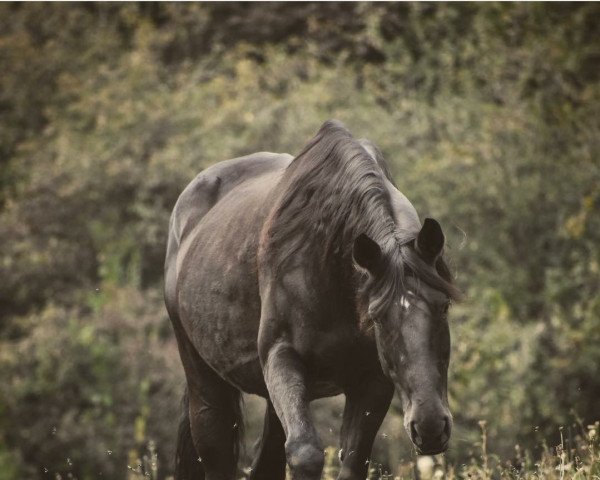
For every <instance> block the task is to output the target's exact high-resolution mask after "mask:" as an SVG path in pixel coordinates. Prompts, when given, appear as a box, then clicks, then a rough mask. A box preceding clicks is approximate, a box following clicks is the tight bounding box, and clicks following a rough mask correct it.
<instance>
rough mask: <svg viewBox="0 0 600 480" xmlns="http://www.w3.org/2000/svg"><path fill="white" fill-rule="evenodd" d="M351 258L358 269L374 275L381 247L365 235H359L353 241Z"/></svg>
mask: <svg viewBox="0 0 600 480" xmlns="http://www.w3.org/2000/svg"><path fill="white" fill-rule="evenodd" d="M352 257H353V258H354V261H355V262H356V264H357V265H358V266H359V267H362V268H364V269H366V270H368V271H369V273H375V271H376V270H377V266H378V265H379V262H380V261H381V247H380V246H379V244H378V243H377V242H376V241H375V240H373V239H372V238H370V237H369V236H368V235H367V234H365V233H361V234H360V235H359V236H358V237H356V240H354V246H353V248H352Z"/></svg>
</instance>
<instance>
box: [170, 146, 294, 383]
mask: <svg viewBox="0 0 600 480" xmlns="http://www.w3.org/2000/svg"><path fill="white" fill-rule="evenodd" d="M291 160H292V157H291V156H290V155H287V154H273V153H257V154H253V155H249V156H247V157H241V158H237V159H233V160H227V161H224V162H220V163H217V164H215V165H213V166H212V167H210V168H208V169H206V170H204V171H203V172H201V173H200V174H199V175H198V176H197V177H196V178H195V179H194V180H193V181H192V182H191V183H190V184H189V185H188V186H187V187H186V189H185V190H184V191H183V193H182V194H181V196H180V197H179V199H178V201H177V203H176V205H175V208H174V210H173V213H172V216H171V223H170V231H169V243H168V247H167V259H166V265H165V271H166V278H165V297H166V298H165V299H166V303H167V308H168V310H169V314H170V316H171V318H172V319H173V317H177V320H176V321H177V322H180V325H181V328H183V329H184V330H185V332H186V335H187V336H188V337H189V339H190V340H191V341H192V343H193V345H194V347H195V348H196V349H197V350H198V352H199V353H200V355H201V356H202V357H203V358H204V360H205V361H206V362H207V363H209V364H210V365H211V366H213V368H214V369H215V370H217V371H219V373H220V374H221V375H223V376H227V375H228V372H229V374H230V375H232V376H236V374H235V371H234V370H236V368H237V367H238V366H240V365H243V364H251V363H253V362H254V360H255V359H256V345H255V343H256V332H255V330H256V329H257V325H258V320H259V318H258V316H259V313H258V312H259V310H260V298H259V296H258V285H257V278H256V271H255V270H256V269H255V264H256V259H255V258H256V249H257V246H258V236H259V233H260V230H261V228H262V223H261V222H262V221H263V220H264V217H265V216H266V214H267V213H268V211H269V208H270V207H269V204H268V202H267V200H266V199H267V198H268V195H269V192H270V191H271V190H272V189H273V187H274V186H275V185H276V184H277V183H278V180H279V178H280V176H281V174H282V172H283V171H284V170H285V168H286V167H287V165H289V163H290V161H291ZM254 317H256V318H254ZM176 328H177V327H176ZM232 342H233V344H232ZM234 344H235V345H234ZM224 348H225V349H227V348H231V351H230V352H225V351H223V349H224ZM232 351H236V352H239V355H232ZM251 368H253V369H256V368H259V365H258V364H256V365H252V367H251ZM245 376H247V375H245ZM231 380H232V383H237V382H235V379H231ZM245 389H246V388H245ZM246 390H247V389H246Z"/></svg>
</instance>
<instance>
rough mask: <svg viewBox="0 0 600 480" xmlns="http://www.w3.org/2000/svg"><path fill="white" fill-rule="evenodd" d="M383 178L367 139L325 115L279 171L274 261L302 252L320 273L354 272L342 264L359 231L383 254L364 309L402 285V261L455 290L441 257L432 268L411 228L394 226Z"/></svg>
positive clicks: (381, 305)
mask: <svg viewBox="0 0 600 480" xmlns="http://www.w3.org/2000/svg"><path fill="white" fill-rule="evenodd" d="M367 150H369V151H370V152H369V151H367ZM373 154H374V155H373ZM386 180H388V181H389V182H390V183H392V184H393V181H392V178H391V175H390V173H389V169H388V167H387V164H386V162H385V160H384V158H383V155H382V154H381V152H380V151H379V150H378V149H377V147H376V146H375V145H374V144H372V143H370V142H368V141H366V140H356V139H354V138H353V137H352V135H351V134H350V132H349V131H348V130H347V129H346V128H345V127H344V126H343V125H342V124H340V123H339V122H337V121H327V122H325V123H324V124H323V125H322V127H321V128H320V130H319V132H318V133H317V135H316V136H315V137H314V138H313V139H312V140H310V142H309V143H308V144H307V145H306V146H305V147H304V149H303V150H302V152H301V153H300V154H299V155H298V156H297V157H296V158H295V159H294V160H293V161H292V163H291V164H290V165H289V167H288V168H287V170H286V172H285V174H284V177H283V179H282V182H281V188H282V194H281V198H280V200H279V201H278V204H277V205H276V206H275V209H274V212H273V214H272V216H271V219H270V222H269V228H268V231H267V232H266V235H267V236H266V241H267V244H268V245H265V246H267V248H268V250H269V251H270V252H271V255H274V256H275V258H274V261H275V264H276V268H285V267H286V266H287V265H288V264H289V263H290V262H292V263H293V262H296V263H294V265H297V262H299V258H300V257H299V256H298V255H297V254H298V253H299V252H303V255H302V262H303V263H305V264H309V263H311V264H312V267H313V268H315V269H317V271H318V272H319V273H320V274H323V273H326V272H327V271H329V272H332V271H335V272H340V273H341V272H344V273H346V275H350V276H352V277H353V278H355V277H356V275H355V272H353V271H352V272H350V271H349V270H348V269H351V268H353V267H352V261H351V257H352V246H353V244H354V240H355V239H356V237H357V236H358V235H360V234H361V233H365V234H367V235H368V236H369V237H370V238H372V239H373V240H375V241H376V242H377V243H378V244H379V245H380V246H381V248H382V252H383V255H384V258H385V262H384V265H385V267H384V271H383V272H381V275H378V276H377V278H372V279H370V280H369V281H368V282H367V283H366V284H365V291H363V292H362V293H363V294H364V293H368V296H369V297H370V298H371V299H372V302H371V306H370V312H371V314H377V313H378V312H381V311H382V310H384V309H385V308H387V307H388V306H389V302H390V301H393V300H394V299H395V298H397V294H398V293H399V292H401V291H402V290H403V283H404V282H403V279H404V272H405V268H404V267H405V265H406V266H408V267H410V270H411V271H412V273H413V274H414V275H415V276H417V277H419V278H420V279H422V280H423V281H425V282H426V283H428V284H430V285H432V286H433V287H435V288H438V289H440V290H442V291H444V292H446V293H447V294H448V295H449V296H451V297H457V296H458V291H457V290H456V288H455V287H454V286H452V285H451V283H450V280H451V276H450V274H449V272H448V269H447V268H446V266H445V264H444V263H443V261H441V260H440V261H439V262H438V265H436V267H437V269H433V268H432V267H429V266H428V265H426V264H425V262H423V261H422V260H421V259H420V258H419V256H418V255H417V254H416V252H415V250H414V248H412V241H413V240H414V239H415V238H416V235H417V234H418V231H417V232H406V231H402V232H401V231H399V230H398V227H397V225H396V223H395V221H394V212H393V209H392V203H391V198H390V193H389V190H388V188H387V187H386V184H385V183H386ZM436 270H437V271H436ZM361 296H362V295H361ZM373 299H374V300H373Z"/></svg>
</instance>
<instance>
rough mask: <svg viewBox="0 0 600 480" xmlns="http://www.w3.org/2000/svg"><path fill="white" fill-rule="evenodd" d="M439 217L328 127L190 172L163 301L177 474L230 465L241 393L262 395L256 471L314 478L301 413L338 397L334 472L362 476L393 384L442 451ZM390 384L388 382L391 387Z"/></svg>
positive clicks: (445, 290)
mask: <svg viewBox="0 0 600 480" xmlns="http://www.w3.org/2000/svg"><path fill="white" fill-rule="evenodd" d="M443 246H444V235H443V233H442V230H441V228H440V226H439V224H438V223H437V222H436V221H435V220H432V219H426V220H425V222H424V223H423V225H421V222H420V221H419V218H418V216H417V213H416V211H415V209H414V207H413V206H412V204H411V203H410V202H409V201H408V200H407V199H406V197H404V195H402V194H401V193H400V192H399V191H398V190H397V189H396V188H395V187H394V184H393V182H392V179H391V177H390V175H389V173H388V170H387V167H386V164H385V161H384V160H383V157H382V155H381V153H380V152H379V150H378V149H377V148H376V147H375V146H374V145H373V144H371V143H370V142H368V141H365V140H360V141H359V140H355V139H354V138H353V137H352V136H351V135H350V133H349V132H348V131H347V130H346V129H345V128H344V127H343V126H342V125H340V124H339V123H337V122H334V121H329V122H326V123H325V124H324V125H323V126H322V127H321V129H320V130H319V132H318V134H317V135H316V136H315V137H314V138H313V139H312V140H311V141H310V142H309V143H308V144H307V145H306V147H305V148H304V149H303V150H302V152H301V153H300V154H299V155H298V156H297V157H296V158H292V157H291V156H289V155H285V154H274V153H256V154H253V155H249V156H247V157H242V158H237V159H233V160H228V161H225V162H221V163H218V164H216V165H214V166H212V167H210V168H208V169H206V170H205V171H203V172H202V173H200V174H199V175H198V176H197V177H196V178H195V179H194V180H193V181H192V182H191V183H190V184H189V185H188V187H187V188H186V189H185V190H184V192H183V193H182V194H181V196H180V197H179V200H178V201H177V204H176V205H175V208H174V210H173V214H172V216H171V223H170V231H169V243H168V249H167V258H166V265H165V269H166V273H165V274H166V286H165V290H166V291H165V297H166V305H167V309H168V312H169V316H170V318H171V321H172V322H173V327H174V329H175V334H176V336H177V341H178V344H179V351H180V354H181V360H182V362H183V366H184V369H185V374H186V379H187V386H188V401H187V404H186V407H185V412H184V418H183V420H182V423H181V425H180V432H179V444H178V454H177V466H176V468H177V478H178V479H186V480H196V479H202V478H205V479H207V480H217V479H222V480H230V479H233V478H234V476H235V474H236V471H237V470H236V469H237V467H236V462H237V447H236V440H237V436H238V431H239V429H240V427H241V425H242V419H241V418H240V408H239V400H240V394H241V392H248V393H253V394H257V395H260V396H262V397H264V398H266V399H267V409H266V412H265V424H264V432H263V436H262V439H261V441H260V446H259V451H258V454H257V457H256V459H255V461H254V463H253V465H252V471H251V474H250V478H252V479H269V480H281V479H283V478H285V468H286V462H287V464H288V465H289V467H290V469H291V473H292V478H293V479H294V480H315V479H319V478H320V477H321V470H322V468H323V448H322V446H321V444H320V442H319V438H318V437H317V433H316V431H315V427H314V425H313V422H312V420H311V416H310V412H309V402H310V401H311V400H313V399H315V398H321V397H326V396H331V395H337V394H340V393H344V394H345V396H346V406H345V410H344V416H343V423H342V429H341V460H342V469H341V473H340V476H339V478H344V479H364V478H365V477H366V471H367V465H368V459H369V456H370V454H371V448H372V444H373V440H374V438H375V435H376V433H377V430H378V428H379V426H380V424H381V421H382V420H383V417H384V416H385V414H386V412H387V410H388V407H389V404H390V401H391V399H392V395H393V392H394V389H395V390H396V391H397V392H398V394H399V395H400V398H401V400H402V406H403V409H404V418H405V420H404V423H405V427H406V430H407V432H408V434H409V436H410V438H411V440H412V441H413V443H414V444H415V446H416V448H417V450H418V451H419V452H420V453H423V454H435V453H439V452H442V451H444V450H445V449H446V448H447V445H448V440H449V438H450V430H451V426H452V419H451V416H450V412H449V410H448V400H447V385H446V384H447V370H448V361H449V355H450V335H449V329H448V323H447V318H446V316H447V313H448V307H449V304H450V300H451V299H452V298H456V297H457V296H458V291H457V290H456V289H455V287H453V286H452V285H451V283H450V275H449V272H448V269H447V267H446V265H445V263H444V262H443V260H442V257H441V255H442V250H443ZM394 387H395V388H394Z"/></svg>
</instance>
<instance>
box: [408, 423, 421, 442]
mask: <svg viewBox="0 0 600 480" xmlns="http://www.w3.org/2000/svg"><path fill="white" fill-rule="evenodd" d="M410 437H411V439H412V441H413V442H414V444H415V445H417V446H418V447H420V446H421V445H422V444H423V440H422V439H421V437H420V436H419V434H418V433H417V427H416V424H415V422H414V421H412V422H410Z"/></svg>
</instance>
